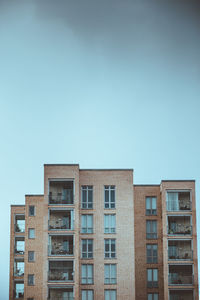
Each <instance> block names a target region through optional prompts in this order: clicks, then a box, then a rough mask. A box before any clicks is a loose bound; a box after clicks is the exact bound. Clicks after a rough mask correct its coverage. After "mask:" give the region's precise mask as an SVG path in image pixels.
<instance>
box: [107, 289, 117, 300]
mask: <svg viewBox="0 0 200 300" xmlns="http://www.w3.org/2000/svg"><path fill="white" fill-rule="evenodd" d="M116 299H117V293H116V290H105V300H116Z"/></svg>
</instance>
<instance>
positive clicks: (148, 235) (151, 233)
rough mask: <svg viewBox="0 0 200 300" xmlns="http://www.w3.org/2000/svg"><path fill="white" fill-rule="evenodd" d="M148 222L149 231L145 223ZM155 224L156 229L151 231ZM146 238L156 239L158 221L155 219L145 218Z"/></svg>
mask: <svg viewBox="0 0 200 300" xmlns="http://www.w3.org/2000/svg"><path fill="white" fill-rule="evenodd" d="M148 223H149V224H150V231H147V224H148ZM153 224H156V231H153V229H154V226H153ZM146 238H147V239H148V240H156V239H158V222H157V220H146Z"/></svg>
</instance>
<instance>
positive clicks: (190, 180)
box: [161, 179, 195, 183]
mask: <svg viewBox="0 0 200 300" xmlns="http://www.w3.org/2000/svg"><path fill="white" fill-rule="evenodd" d="M162 182H195V179H188V180H187V179H185V180H178V179H177V180H161V183H162Z"/></svg>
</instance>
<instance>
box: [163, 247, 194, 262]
mask: <svg viewBox="0 0 200 300" xmlns="http://www.w3.org/2000/svg"><path fill="white" fill-rule="evenodd" d="M168 259H169V260H192V259H193V251H192V250H183V249H179V248H177V249H176V250H174V249H173V250H171V249H170V248H169V249H168Z"/></svg>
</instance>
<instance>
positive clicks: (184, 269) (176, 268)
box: [169, 265, 193, 285]
mask: <svg viewBox="0 0 200 300" xmlns="http://www.w3.org/2000/svg"><path fill="white" fill-rule="evenodd" d="M169 284H170V285H192V284H193V273H192V265H169Z"/></svg>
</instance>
